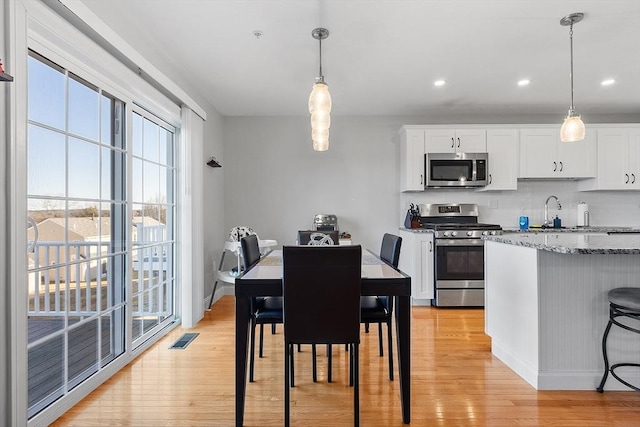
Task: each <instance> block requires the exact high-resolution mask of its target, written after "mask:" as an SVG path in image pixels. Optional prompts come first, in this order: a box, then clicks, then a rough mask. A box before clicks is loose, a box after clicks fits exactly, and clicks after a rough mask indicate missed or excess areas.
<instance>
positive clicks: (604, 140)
mask: <svg viewBox="0 0 640 427" xmlns="http://www.w3.org/2000/svg"><path fill="white" fill-rule="evenodd" d="M628 132H629V131H628V130H627V129H598V132H597V153H598V186H597V188H598V189H600V190H624V189H626V188H628V184H627V181H629V182H631V179H630V177H629V175H628V174H629V172H628V170H629V166H628V165H629V156H628V152H629V138H628V136H629V134H628Z"/></svg>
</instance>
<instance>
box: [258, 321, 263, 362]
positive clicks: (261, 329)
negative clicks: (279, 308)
mask: <svg viewBox="0 0 640 427" xmlns="http://www.w3.org/2000/svg"><path fill="white" fill-rule="evenodd" d="M263 342H264V324H263V323H261V324H260V346H259V348H260V351H259V356H260V358H262V343H263Z"/></svg>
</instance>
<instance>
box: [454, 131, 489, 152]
mask: <svg viewBox="0 0 640 427" xmlns="http://www.w3.org/2000/svg"><path fill="white" fill-rule="evenodd" d="M455 149H456V152H458V153H485V152H486V151H487V132H486V131H485V130H484V129H457V130H456V135H455Z"/></svg>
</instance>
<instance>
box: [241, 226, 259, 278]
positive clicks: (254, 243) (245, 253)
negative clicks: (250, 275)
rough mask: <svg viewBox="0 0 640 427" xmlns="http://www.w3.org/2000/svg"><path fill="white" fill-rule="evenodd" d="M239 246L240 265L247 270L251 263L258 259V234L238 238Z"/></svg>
mask: <svg viewBox="0 0 640 427" xmlns="http://www.w3.org/2000/svg"><path fill="white" fill-rule="evenodd" d="M240 247H241V248H242V266H243V267H244V269H245V270H248V269H249V268H250V267H251V266H253V264H255V263H256V262H258V261H259V260H260V244H259V243H258V236H256V235H255V234H252V235H250V236H246V237H243V238H242V239H240Z"/></svg>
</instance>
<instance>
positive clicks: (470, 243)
mask: <svg viewBox="0 0 640 427" xmlns="http://www.w3.org/2000/svg"><path fill="white" fill-rule="evenodd" d="M419 208H420V226H421V227H422V228H428V229H432V230H434V231H433V232H434V235H435V274H434V276H435V283H434V286H435V299H434V300H433V301H432V304H433V305H435V306H438V307H484V241H483V240H482V236H486V235H496V234H502V228H501V227H500V226H499V225H497V224H481V223H478V205H475V204H427V205H420V206H419Z"/></svg>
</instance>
